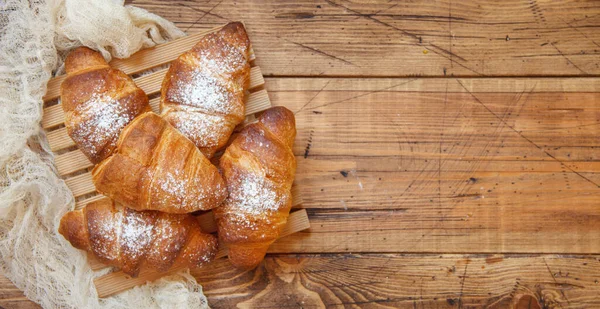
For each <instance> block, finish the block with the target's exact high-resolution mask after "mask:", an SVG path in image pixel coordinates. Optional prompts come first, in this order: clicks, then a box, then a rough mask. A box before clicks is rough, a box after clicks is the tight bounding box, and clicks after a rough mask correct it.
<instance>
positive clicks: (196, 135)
mask: <svg viewBox="0 0 600 309" xmlns="http://www.w3.org/2000/svg"><path fill="white" fill-rule="evenodd" d="M249 85H250V40H249V39H248V35H247V34H246V30H245V29H244V26H243V25H242V24H241V23H239V22H234V23H229V24H227V25H226V26H224V27H223V28H222V29H220V30H219V31H217V32H215V33H211V34H208V35H206V36H205V37H203V38H202V39H201V40H200V41H199V42H198V43H197V44H196V45H195V46H194V47H193V48H192V49H191V50H189V51H187V52H185V53H184V54H182V55H181V56H179V58H177V59H176V60H175V61H173V62H172V63H171V66H170V67H169V70H168V72H167V74H166V75H165V79H164V80H163V84H162V89H161V100H160V110H161V115H162V116H163V117H164V119H165V120H167V121H168V122H169V123H170V124H171V125H173V126H174V127H175V128H176V129H178V130H179V131H180V132H181V133H183V135H185V136H186V137H187V138H189V139H190V140H191V141H192V142H194V144H196V146H197V147H198V148H199V149H200V151H202V153H203V154H204V155H205V156H206V157H208V158H211V157H212V156H213V155H214V154H215V152H216V151H217V150H218V149H220V148H222V147H223V146H225V144H226V143H227V140H228V139H229V137H230V136H231V133H232V132H233V129H234V128H235V127H236V126H237V125H238V124H240V123H241V122H242V121H243V120H244V118H245V100H246V92H247V90H248V87H249Z"/></svg>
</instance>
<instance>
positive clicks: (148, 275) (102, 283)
mask: <svg viewBox="0 0 600 309" xmlns="http://www.w3.org/2000/svg"><path fill="white" fill-rule="evenodd" d="M309 227H310V223H309V222H308V216H307V214H306V211H305V210H303V209H302V210H299V211H296V212H293V213H291V214H290V217H289V218H288V223H287V225H286V226H285V227H284V228H283V230H282V231H281V235H280V239H285V237H287V236H289V235H291V234H294V233H297V232H299V231H302V230H305V229H307V228H309ZM277 241H280V240H277ZM277 241H276V242H277ZM226 250H227V248H226V246H225V245H224V244H220V245H219V252H218V253H217V256H216V257H215V259H219V258H222V257H225V256H227V251H226ZM206 267H208V266H206ZM181 270H182V269H173V270H171V271H169V272H167V273H158V272H156V271H153V270H146V271H144V270H142V271H141V272H140V274H139V275H138V277H136V278H131V277H129V276H128V275H126V274H124V273H123V272H114V273H110V274H107V275H104V276H101V277H98V278H96V279H94V285H95V286H96V290H97V292H98V297H107V296H110V295H113V294H115V293H119V292H121V291H124V290H127V289H129V288H132V287H134V286H136V285H140V284H143V283H145V282H147V281H153V280H156V279H158V278H161V277H163V276H166V275H169V274H174V273H176V272H178V271H181Z"/></svg>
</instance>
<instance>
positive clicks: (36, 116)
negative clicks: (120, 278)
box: [0, 0, 208, 309]
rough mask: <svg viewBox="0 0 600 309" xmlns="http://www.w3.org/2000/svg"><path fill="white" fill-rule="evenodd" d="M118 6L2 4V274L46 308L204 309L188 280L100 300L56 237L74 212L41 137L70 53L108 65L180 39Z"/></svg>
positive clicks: (100, 0) (160, 22)
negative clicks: (45, 102)
mask: <svg viewBox="0 0 600 309" xmlns="http://www.w3.org/2000/svg"><path fill="white" fill-rule="evenodd" d="M183 35H184V34H183V32H181V31H180V30H179V29H177V28H176V27H175V26H174V25H173V24H171V23H170V22H168V21H166V20H164V19H162V18H161V17H159V16H157V15H154V14H151V13H149V12H147V11H145V10H142V9H139V8H135V7H131V6H127V7H125V6H123V1H117V0H29V1H24V0H0V267H1V268H2V272H3V274H4V275H5V276H7V277H8V278H9V279H10V280H11V281H12V282H13V283H14V284H15V285H16V286H17V287H18V288H20V289H22V290H23V291H24V293H25V296H27V297H28V298H29V299H31V300H32V301H34V302H36V303H38V304H40V305H42V306H43V307H45V308H144V309H148V308H188V307H189V308H208V306H207V303H206V298H205V297H204V295H203V294H202V287H201V286H200V285H199V284H198V283H197V282H196V281H195V280H194V278H193V277H192V276H190V275H189V273H186V272H182V273H180V274H178V275H176V276H171V277H169V278H163V279H161V280H159V281H156V282H154V283H150V284H146V285H144V286H140V287H136V288H134V289H131V290H129V291H126V292H123V293H121V294H118V295H116V296H112V297H109V298H106V299H98V296H97V293H96V289H95V287H94V285H93V282H92V280H93V278H94V276H95V275H96V274H95V273H94V272H93V271H92V270H91V269H90V267H89V266H88V264H87V261H86V256H85V254H84V253H83V252H82V251H80V250H77V249H75V248H73V247H71V245H70V244H69V243H68V242H67V241H65V240H64V238H62V236H60V235H59V234H58V233H57V227H58V224H59V222H60V218H61V217H62V216H63V214H64V213H65V212H67V211H69V210H71V209H73V207H74V199H73V195H72V193H71V191H70V190H69V188H68V187H67V186H66V185H65V183H64V181H63V180H61V179H60V177H58V176H57V172H56V169H55V167H54V163H53V161H54V159H53V156H52V154H51V153H50V151H49V147H48V146H47V141H46V138H45V136H44V133H43V130H41V128H40V121H41V119H42V96H43V95H44V93H45V91H46V83H47V82H48V80H49V79H50V77H51V76H52V72H56V71H57V70H58V69H59V68H60V67H61V66H62V62H63V61H62V60H63V59H64V56H65V54H66V53H67V52H68V50H70V49H72V48H73V47H76V46H79V45H86V46H89V47H91V48H94V49H97V50H100V51H101V52H102V54H103V55H104V57H105V58H107V60H110V58H111V57H113V56H114V57H119V58H125V57H128V56H130V55H131V54H132V53H134V52H135V51H137V50H139V49H141V48H146V47H150V46H153V45H156V44H159V43H162V42H165V41H166V40H170V39H173V38H176V37H180V36H183Z"/></svg>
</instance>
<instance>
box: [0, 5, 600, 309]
mask: <svg viewBox="0 0 600 309" xmlns="http://www.w3.org/2000/svg"><path fill="white" fill-rule="evenodd" d="M371 2H372V1H342V0H334V1H328V0H326V1H303V2H299V3H298V4H297V5H292V4H291V2H290V3H284V2H282V1H275V0H273V1H261V2H257V1H250V0H239V1H230V0H223V1H221V0H217V1H213V0H210V1H209V0H207V1H196V2H194V1H173V2H171V1H169V2H168V3H167V2H166V1H165V2H162V1H133V3H132V4H133V5H136V6H139V7H142V8H144V9H147V10H149V11H151V12H153V13H156V14H159V15H161V16H163V17H165V18H167V19H169V20H171V21H173V22H175V23H176V24H177V26H179V27H181V28H182V29H184V30H185V31H186V32H188V33H193V32H197V31H199V30H201V29H208V28H212V27H214V26H217V25H220V24H223V23H226V22H228V21H231V20H244V21H245V23H246V26H247V28H248V30H249V33H250V36H251V39H252V42H253V45H254V49H255V52H256V54H257V56H258V63H259V65H260V67H261V68H262V70H263V73H264V74H265V77H266V85H267V89H268V91H269V93H270V96H271V100H272V101H273V103H274V104H275V105H285V106H287V107H288V108H290V109H291V110H293V111H294V112H295V113H296V117H297V124H298V138H297V140H296V144H295V148H294V151H295V153H296V155H297V159H298V175H297V177H296V179H297V182H298V184H299V185H300V186H301V191H302V194H303V197H304V205H303V207H304V208H306V209H307V210H308V212H309V216H310V219H311V222H312V228H311V229H310V230H307V231H305V232H303V233H299V234H295V235H293V236H291V237H287V238H285V239H282V241H281V242H279V243H278V244H277V245H276V246H275V247H274V250H275V251H276V252H278V254H274V255H271V256H269V257H268V258H267V259H266V261H265V263H264V264H263V265H261V266H260V267H259V268H258V269H257V270H255V271H251V272H240V271H235V270H232V268H231V267H230V265H229V264H228V262H227V261H226V260H224V261H220V262H218V263H216V264H215V265H214V266H213V267H211V268H208V269H205V270H200V271H196V272H194V275H195V276H196V277H197V278H198V280H199V282H201V283H202V285H203V286H204V292H205V293H206V295H207V296H208V298H209V301H210V304H211V306H213V307H214V308H233V307H235V306H236V305H237V306H238V307H240V308H287V307H290V308H301V307H302V308H322V307H328V308H343V307H347V308H358V307H368V308H385V307H389V308H392V307H393V308H397V307H400V308H479V307H488V308H508V307H510V308H513V307H517V308H554V307H557V308H594V307H595V308H598V307H600V283H599V280H600V255H597V254H598V253H600V252H599V251H600V223H599V222H600V198H599V197H600V78H598V77H599V76H600V63H599V61H598V60H599V59H600V56H599V54H600V29H599V27H600V3H599V2H595V1H588V2H579V1H541V0H537V1H536V0H510V1H502V2H501V3H495V4H491V3H488V2H487V1H468V2H467V1H450V2H448V1H414V2H413V1H403V2H402V3H400V2H398V3H395V2H388V1H381V3H371ZM0 288H1V289H0V296H1V297H2V298H3V299H2V300H0V305H1V306H3V307H5V308H15V307H36V305H34V304H33V303H31V302H29V301H27V300H26V299H25V298H24V297H23V296H22V294H21V292H19V291H18V290H17V289H15V288H14V287H13V286H12V285H11V284H10V282H8V281H7V280H6V279H4V280H2V281H1V282H0Z"/></svg>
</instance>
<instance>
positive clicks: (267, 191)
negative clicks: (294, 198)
mask: <svg viewBox="0 0 600 309" xmlns="http://www.w3.org/2000/svg"><path fill="white" fill-rule="evenodd" d="M230 189H231V190H230V192H229V194H230V195H229V198H230V199H231V200H232V201H234V202H233V205H235V208H236V212H238V213H243V214H247V215H252V216H257V215H261V214H264V213H266V212H274V211H277V210H279V208H280V207H281V206H283V205H284V200H283V198H282V196H281V195H280V194H278V190H277V187H276V186H275V185H274V184H273V182H272V181H271V180H269V179H267V178H266V177H264V176H262V175H256V174H252V173H247V174H244V175H243V176H241V178H240V179H239V182H238V183H236V184H234V185H232V186H231V187H230Z"/></svg>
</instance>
